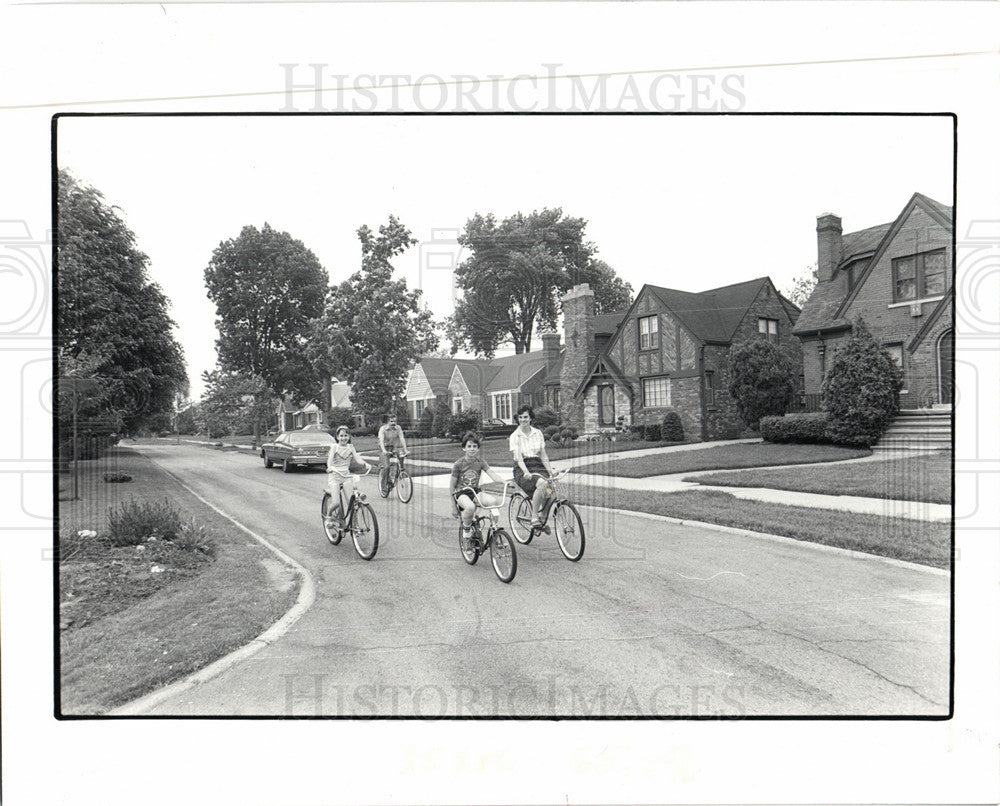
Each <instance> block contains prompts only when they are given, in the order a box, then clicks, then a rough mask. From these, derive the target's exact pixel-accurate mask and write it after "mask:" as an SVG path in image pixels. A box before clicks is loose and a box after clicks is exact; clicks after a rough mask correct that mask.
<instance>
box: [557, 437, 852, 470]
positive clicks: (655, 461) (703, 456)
mask: <svg viewBox="0 0 1000 806" xmlns="http://www.w3.org/2000/svg"><path fill="white" fill-rule="evenodd" d="M550 455H551V454H550ZM870 455H871V451H870V450H867V449H857V448H842V447H839V446H836V445H784V444H775V443H771V442H751V443H741V444H738V445H719V446H717V447H714V448H700V449H696V450H690V451H676V452H671V453H661V454H655V455H653V456H636V457H634V458H631V459H614V460H611V461H604V462H595V463H594V464H588V465H582V466H580V467H579V468H578V470H579V472H580V473H588V474H595V475H607V476H624V477H627V478H646V477H648V476H664V475H667V474H670V473H687V472H694V471H699V470H728V469H735V468H741V467H767V466H769V465H797V464H806V463H809V462H836V461H840V460H843V459H855V458H857V457H859V456H870Z"/></svg>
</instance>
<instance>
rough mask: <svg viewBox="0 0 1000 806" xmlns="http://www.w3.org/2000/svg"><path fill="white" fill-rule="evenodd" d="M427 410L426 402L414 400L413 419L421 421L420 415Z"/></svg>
mask: <svg viewBox="0 0 1000 806" xmlns="http://www.w3.org/2000/svg"><path fill="white" fill-rule="evenodd" d="M425 408H427V401H426V400H414V401H413V419H414V420H419V419H420V415H421V414H423V413H424V409H425Z"/></svg>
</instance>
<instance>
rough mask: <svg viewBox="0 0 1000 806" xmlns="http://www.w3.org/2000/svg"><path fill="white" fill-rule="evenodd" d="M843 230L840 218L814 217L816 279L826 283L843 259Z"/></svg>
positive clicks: (828, 216) (831, 215) (830, 216)
mask: <svg viewBox="0 0 1000 806" xmlns="http://www.w3.org/2000/svg"><path fill="white" fill-rule="evenodd" d="M843 237H844V229H843V227H842V225H841V221H840V216H836V215H834V214H833V213H823V215H821V216H817V217H816V246H817V254H816V279H817V280H819V282H821V283H823V282H828V281H829V280H832V279H833V273H834V271H836V269H837V266H838V265H839V264H840V261H841V259H842V258H843V257H844V242H843Z"/></svg>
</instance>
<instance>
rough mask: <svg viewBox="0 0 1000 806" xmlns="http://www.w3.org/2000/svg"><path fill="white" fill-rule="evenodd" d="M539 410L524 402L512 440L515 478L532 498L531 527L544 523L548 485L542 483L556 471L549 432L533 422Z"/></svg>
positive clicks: (510, 442)
mask: <svg viewBox="0 0 1000 806" xmlns="http://www.w3.org/2000/svg"><path fill="white" fill-rule="evenodd" d="M534 419H535V411H534V409H532V408H531V406H528V405H524V406H521V408H519V409H518V410H517V423H518V425H517V428H516V429H515V430H514V433H513V434H511V435H510V440H509V442H508V444H509V445H510V452H511V453H512V454H514V481H516V482H517V485H518V486H519V487H520V488H521V489H522V490H524V492H525V494H526V495H527V496H528V499H529V500H530V501H531V528H532V529H540V528H541V527H542V519H541V514H540V513H541V511H542V509H543V508H544V507H545V496H546V493H545V485H544V484H539V483H538V482H539V480H540V479H546V478H549V477H550V476H553V475H554V474H555V471H554V470H553V469H552V465H550V464H549V455H548V454H547V453H546V452H545V435H544V434H542V432H541V431H539V430H538V429H537V428H534V427H533V426H532V425H531V421H532V420H534Z"/></svg>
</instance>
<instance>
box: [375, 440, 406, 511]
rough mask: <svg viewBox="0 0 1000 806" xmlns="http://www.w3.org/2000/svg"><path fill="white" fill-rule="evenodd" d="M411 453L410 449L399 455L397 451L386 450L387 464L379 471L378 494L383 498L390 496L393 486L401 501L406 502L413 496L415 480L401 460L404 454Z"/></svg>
mask: <svg viewBox="0 0 1000 806" xmlns="http://www.w3.org/2000/svg"><path fill="white" fill-rule="evenodd" d="M409 455H410V452H409V451H407V452H406V453H404V454H399V455H397V454H396V452H395V451H386V456H387V457H388V463H387V466H386V467H383V468H379V471H378V494H379V495H381V496H382V497H383V498H388V497H389V493H391V492H392V490H393V488H395V489H396V495H397V496H398V497H399V500H400V503H403V504H406V503H408V502H409V500H410V499H411V498H412V497H413V480H412V479H411V478H410V474H409V473H407V472H406V471H405V470H403V468H402V466H401V465H400V462H399V460H400V459H402V458H403V457H404V456H409Z"/></svg>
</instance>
